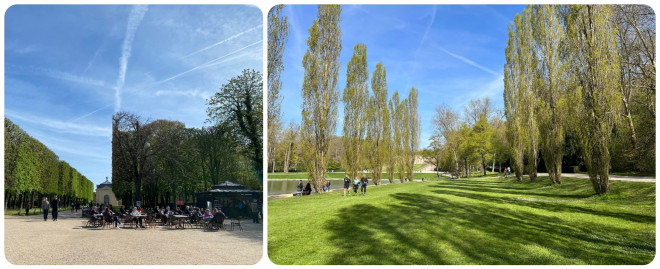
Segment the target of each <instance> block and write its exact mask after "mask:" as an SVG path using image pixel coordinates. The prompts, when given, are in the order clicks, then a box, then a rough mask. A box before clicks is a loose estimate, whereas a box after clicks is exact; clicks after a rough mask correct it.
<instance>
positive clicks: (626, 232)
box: [268, 177, 655, 264]
mask: <svg viewBox="0 0 660 269" xmlns="http://www.w3.org/2000/svg"><path fill="white" fill-rule="evenodd" d="M611 184H612V191H611V193H609V194H607V195H605V196H602V197H600V196H594V195H593V189H592V186H591V183H590V181H589V180H585V179H574V178H564V184H562V185H559V186H556V185H551V184H550V181H549V179H548V178H547V177H542V178H540V181H539V182H535V183H531V182H523V183H518V182H515V180H514V179H513V178H508V179H494V178H479V179H477V178H471V179H458V180H456V179H454V180H437V181H431V182H414V183H406V184H391V185H387V186H379V187H370V188H369V189H368V192H367V196H351V197H343V196H342V193H341V192H332V193H325V194H317V195H312V196H307V197H294V198H287V199H279V200H273V201H269V204H268V220H269V223H268V225H269V229H268V253H269V258H270V259H271V260H272V261H273V262H274V263H276V264H646V263H649V262H651V261H652V260H653V258H654V256H655V183H639V182H619V181H617V182H611ZM294 213H295V214H294Z"/></svg>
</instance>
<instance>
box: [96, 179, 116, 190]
mask: <svg viewBox="0 0 660 269" xmlns="http://www.w3.org/2000/svg"><path fill="white" fill-rule="evenodd" d="M105 187H110V188H112V182H110V181H108V179H107V178H106V179H105V182H103V183H101V184H99V185H96V188H97V189H100V188H105Z"/></svg>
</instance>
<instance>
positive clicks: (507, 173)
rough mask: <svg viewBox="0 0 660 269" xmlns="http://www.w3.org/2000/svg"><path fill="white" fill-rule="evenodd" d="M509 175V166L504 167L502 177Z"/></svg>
mask: <svg viewBox="0 0 660 269" xmlns="http://www.w3.org/2000/svg"><path fill="white" fill-rule="evenodd" d="M509 175H511V168H510V167H507V168H504V177H507V176H509Z"/></svg>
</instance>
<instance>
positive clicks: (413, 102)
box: [404, 87, 420, 180]
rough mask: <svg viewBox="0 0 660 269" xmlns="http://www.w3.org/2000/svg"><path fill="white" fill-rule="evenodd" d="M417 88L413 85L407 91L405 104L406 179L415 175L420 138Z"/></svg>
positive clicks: (411, 178)
mask: <svg viewBox="0 0 660 269" xmlns="http://www.w3.org/2000/svg"><path fill="white" fill-rule="evenodd" d="M417 96H418V93H417V89H415V87H413V88H412V89H410V92H409V93H408V99H407V100H408V104H407V105H408V106H407V112H406V114H407V120H408V121H407V122H404V124H406V125H407V137H408V139H407V141H406V142H407V143H406V145H405V146H406V150H405V151H406V155H405V156H406V174H407V177H408V179H410V180H413V178H414V177H415V159H416V158H417V150H418V149H419V138H420V119H419V110H418V108H417V104H418V102H417Z"/></svg>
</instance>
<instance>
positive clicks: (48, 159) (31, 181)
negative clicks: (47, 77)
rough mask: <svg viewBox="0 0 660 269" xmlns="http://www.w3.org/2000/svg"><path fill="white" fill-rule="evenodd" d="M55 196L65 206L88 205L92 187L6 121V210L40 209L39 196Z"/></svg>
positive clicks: (63, 162) (41, 144) (25, 133)
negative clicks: (80, 203) (72, 203)
mask: <svg viewBox="0 0 660 269" xmlns="http://www.w3.org/2000/svg"><path fill="white" fill-rule="evenodd" d="M54 195H58V198H59V200H60V203H62V204H64V205H68V204H70V203H71V201H76V202H89V201H92V200H93V199H94V184H93V183H92V182H91V181H90V180H89V179H87V177H85V176H83V175H82V174H80V172H78V171H77V170H76V169H75V168H73V167H71V166H70V165H69V164H68V163H67V162H65V161H62V160H60V159H59V157H58V156H57V155H56V154H55V153H54V152H53V151H51V150H50V149H48V147H46V146H45V145H44V144H43V143H41V142H39V140H37V139H35V138H33V137H31V136H30V135H29V134H28V133H27V132H25V131H24V130H23V129H21V128H20V127H19V126H18V125H16V124H15V123H13V122H12V121H11V120H10V119H8V118H6V117H5V210H6V209H7V208H20V209H22V208H24V206H25V204H26V203H31V204H32V205H33V206H41V204H40V201H41V197H42V196H47V197H49V198H52V196H54Z"/></svg>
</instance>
